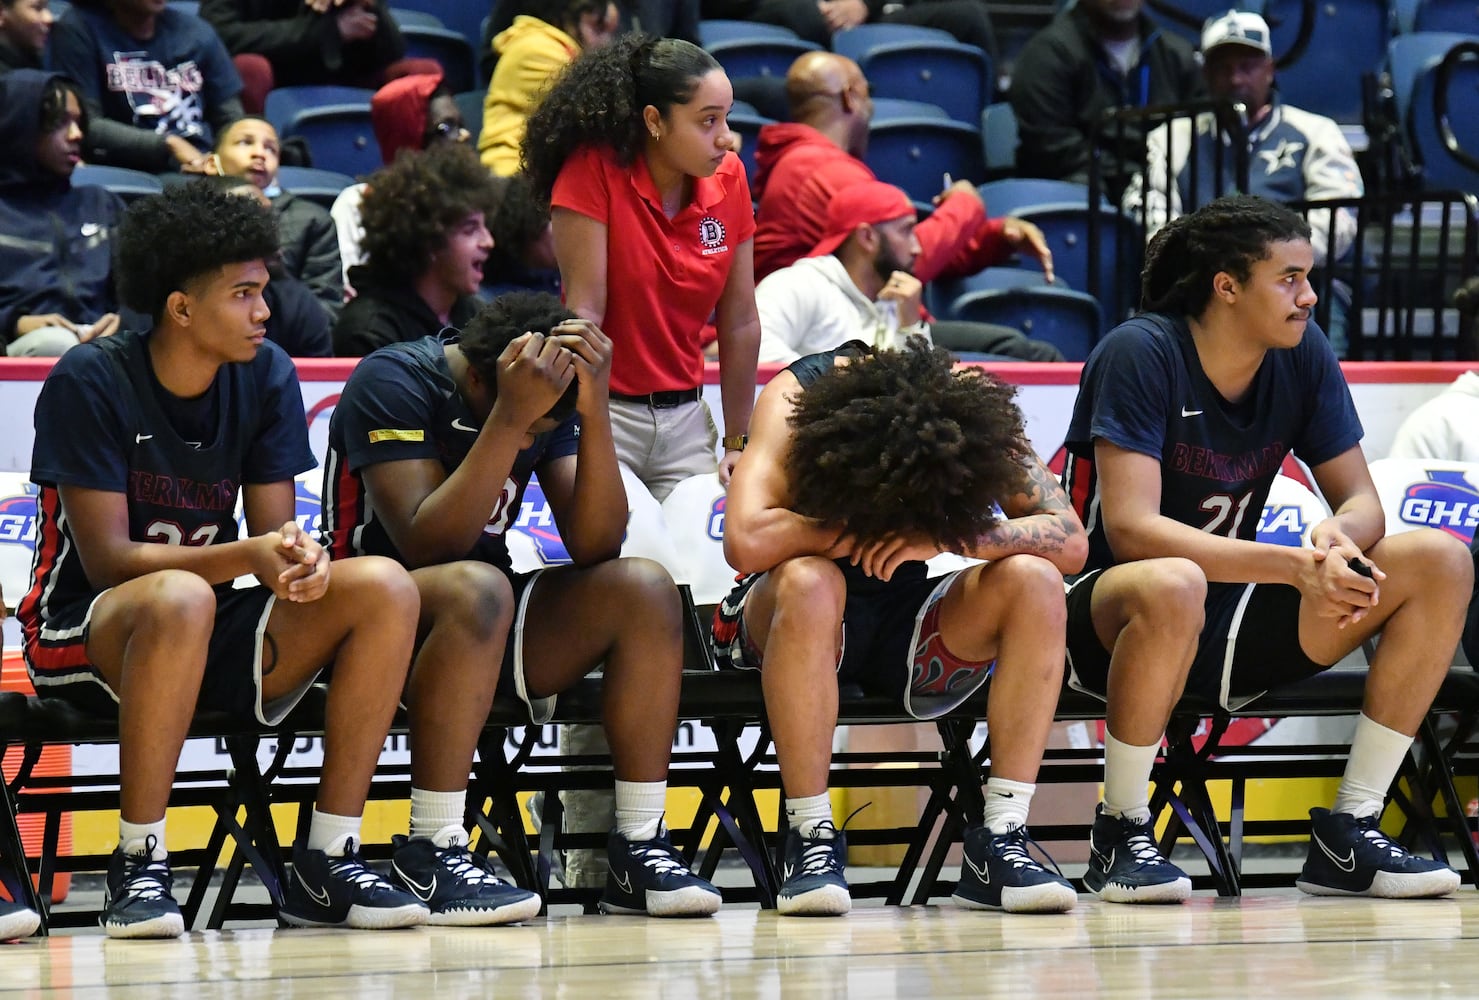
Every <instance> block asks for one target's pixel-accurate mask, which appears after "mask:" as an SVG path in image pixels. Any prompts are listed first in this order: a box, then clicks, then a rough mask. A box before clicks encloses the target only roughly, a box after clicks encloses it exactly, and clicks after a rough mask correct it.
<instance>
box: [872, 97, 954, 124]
mask: <svg viewBox="0 0 1479 1000" xmlns="http://www.w3.org/2000/svg"><path fill="white" fill-rule="evenodd" d="M888 118H939V119H941V120H943V121H951V120H952V119H951V118H950V113H949V112H948V111H946V110H945V109H944V108H942V107H940V106H939V105H938V104H930V103H928V102H926V101H906V100H903V99H902V98H898V97H875V98H873V120H874V121H875V122H876V121H882V120H885V119H888Z"/></svg>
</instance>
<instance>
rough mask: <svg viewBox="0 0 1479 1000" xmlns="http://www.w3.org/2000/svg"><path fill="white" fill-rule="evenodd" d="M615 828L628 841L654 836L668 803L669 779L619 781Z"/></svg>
mask: <svg viewBox="0 0 1479 1000" xmlns="http://www.w3.org/2000/svg"><path fill="white" fill-rule="evenodd" d="M615 798H616V832H617V833H619V834H621V835H622V836H623V837H625V838H626V839H627V840H629V841H636V840H655V839H657V835H658V833H660V832H661V830H662V814H663V812H664V811H665V810H666V809H667V805H668V783H667V782H666V781H622V780H620V779H617V781H616V795H615Z"/></svg>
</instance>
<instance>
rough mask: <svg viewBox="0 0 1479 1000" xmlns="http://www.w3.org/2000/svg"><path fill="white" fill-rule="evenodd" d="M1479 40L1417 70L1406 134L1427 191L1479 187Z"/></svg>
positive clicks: (1474, 188)
mask: <svg viewBox="0 0 1479 1000" xmlns="http://www.w3.org/2000/svg"><path fill="white" fill-rule="evenodd" d="M1476 94H1479V40H1473V41H1466V42H1461V43H1460V44H1458V45H1456V46H1454V47H1453V48H1451V49H1449V50H1448V53H1447V54H1446V55H1445V56H1444V57H1443V58H1442V59H1441V60H1439V61H1438V62H1430V63H1428V64H1427V65H1426V66H1424V67H1423V69H1422V70H1420V71H1419V72H1418V74H1417V80H1416V81H1415V82H1414V83H1413V87H1412V104H1411V107H1410V108H1409V109H1408V135H1409V136H1410V137H1411V139H1412V146H1413V152H1414V154H1415V155H1416V157H1417V159H1418V160H1419V161H1420V162H1421V163H1422V168H1423V187H1424V188H1425V189H1427V190H1429V191H1450V190H1458V191H1468V192H1475V191H1479V118H1476V117H1475V115H1474V109H1475V95H1476Z"/></svg>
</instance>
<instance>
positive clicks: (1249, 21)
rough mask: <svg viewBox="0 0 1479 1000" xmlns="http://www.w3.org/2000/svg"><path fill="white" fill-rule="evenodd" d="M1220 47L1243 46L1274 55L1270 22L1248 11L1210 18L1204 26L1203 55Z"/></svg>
mask: <svg viewBox="0 0 1479 1000" xmlns="http://www.w3.org/2000/svg"><path fill="white" fill-rule="evenodd" d="M1219 45H1242V46H1244V47H1245V48H1250V49H1257V50H1258V51H1259V52H1262V53H1263V54H1264V55H1266V56H1272V55H1273V54H1274V47H1273V44H1272V43H1271V42H1270V41H1269V31H1268V22H1267V21H1265V20H1264V19H1263V18H1262V17H1260V16H1259V15H1257V14H1255V13H1253V12H1252V11H1247V10H1230V11H1228V12H1227V13H1225V14H1218V15H1217V16H1216V17H1209V18H1208V19H1207V23H1206V24H1204V25H1202V54H1203V55H1205V54H1207V53H1208V52H1211V51H1212V50H1213V49H1215V48H1217V47H1218V46H1219Z"/></svg>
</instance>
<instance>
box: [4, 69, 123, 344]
mask: <svg viewBox="0 0 1479 1000" xmlns="http://www.w3.org/2000/svg"><path fill="white" fill-rule="evenodd" d="M56 78H57V74H55V73H45V72H42V71H40V70H31V69H18V70H13V71H11V72H9V73H6V74H5V75H4V76H0V149H5V150H7V153H6V155H5V156H3V157H0V334H3V337H0V340H3V341H10V340H13V339H15V323H16V320H18V319H19V318H20V317H22V316H31V315H41V314H45V313H60V314H61V315H62V316H65V317H66V318H67V319H69V320H71V321H73V322H74V323H91V322H92V321H93V320H95V319H97V318H98V317H99V316H102V315H103V314H104V313H109V312H115V311H117V309H118V302H117V297H116V295H115V294H114V290H113V282H112V269H113V261H112V241H113V238H114V234H115V233H116V231H117V228H118V223H119V221H120V220H121V219H122V218H123V202H122V200H121V199H119V197H118V196H117V195H115V194H113V193H112V192H111V191H109V190H107V189H106V188H102V187H93V186H85V185H79V186H77V187H73V186H72V180H71V178H70V177H61V176H59V175H57V174H54V173H52V172H50V171H48V170H45V169H44V168H42V167H41V166H40V164H38V163H37V162H36V142H37V139H38V138H39V137H40V134H41V128H40V126H41V95H42V94H43V93H44V92H45V88H46V86H47V83H48V82H49V81H50V80H53V79H56Z"/></svg>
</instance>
